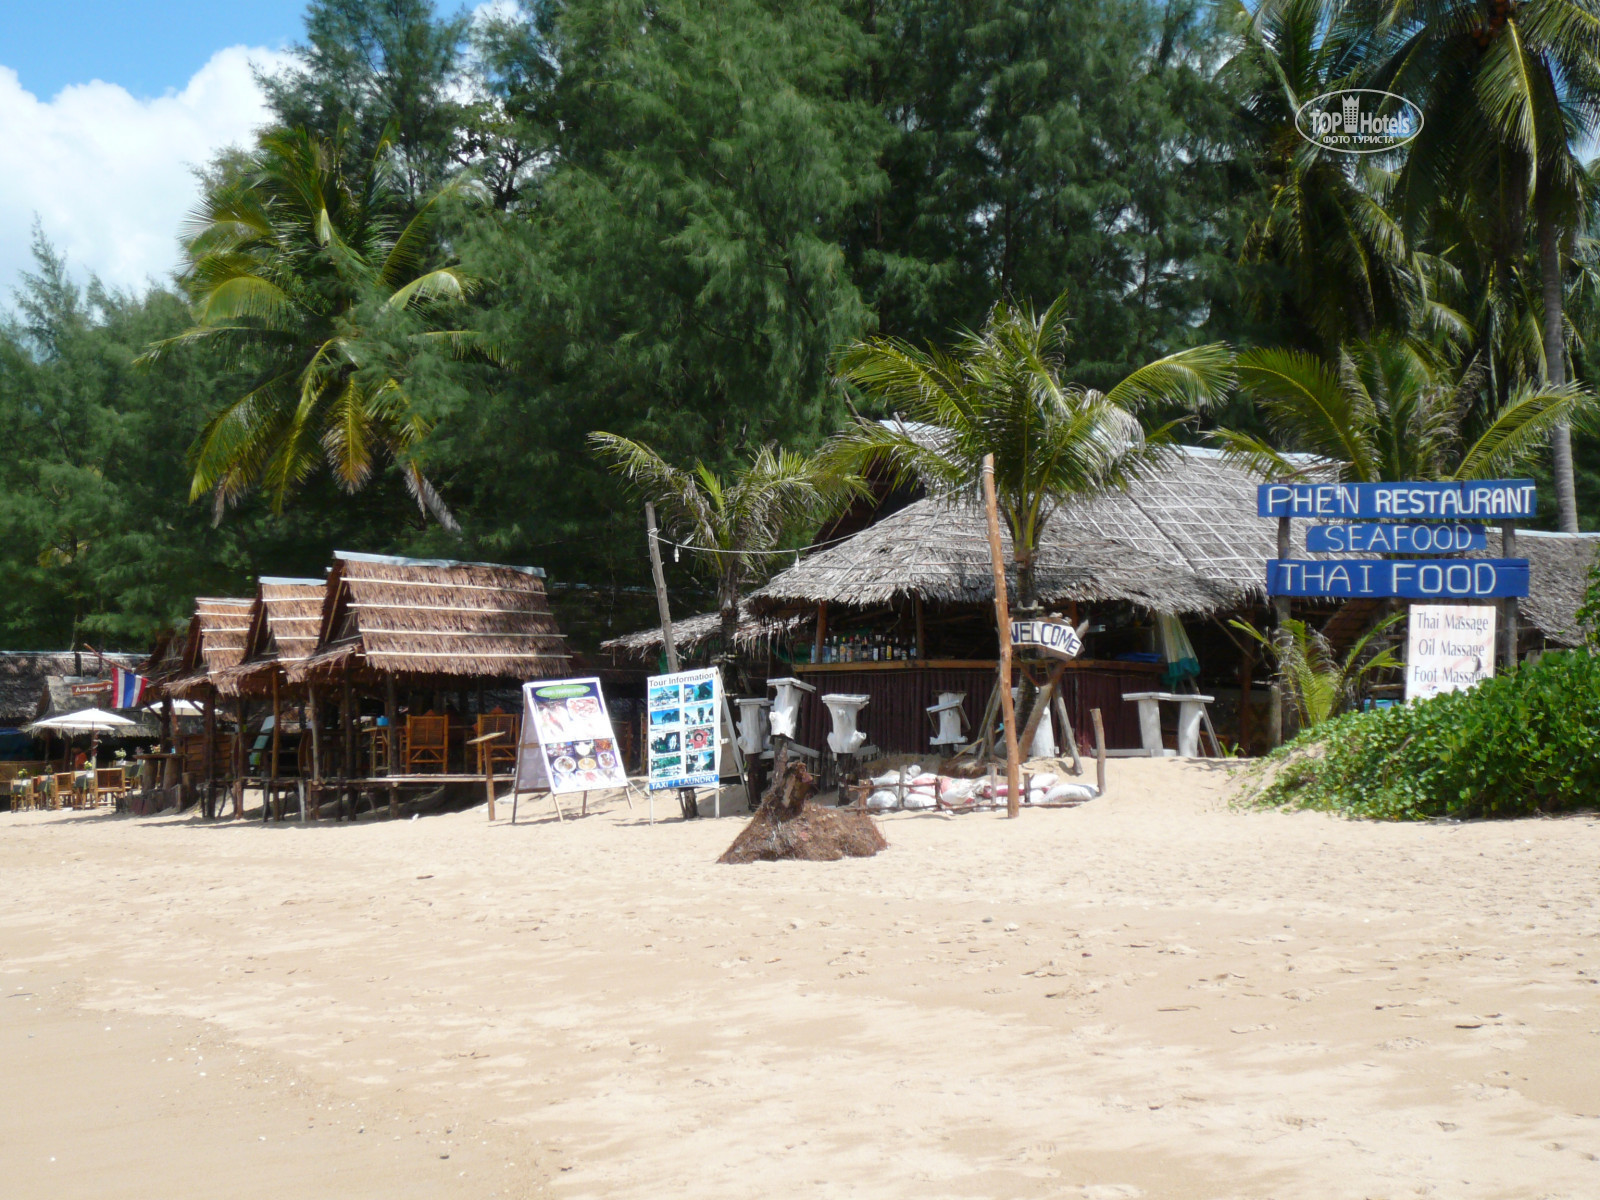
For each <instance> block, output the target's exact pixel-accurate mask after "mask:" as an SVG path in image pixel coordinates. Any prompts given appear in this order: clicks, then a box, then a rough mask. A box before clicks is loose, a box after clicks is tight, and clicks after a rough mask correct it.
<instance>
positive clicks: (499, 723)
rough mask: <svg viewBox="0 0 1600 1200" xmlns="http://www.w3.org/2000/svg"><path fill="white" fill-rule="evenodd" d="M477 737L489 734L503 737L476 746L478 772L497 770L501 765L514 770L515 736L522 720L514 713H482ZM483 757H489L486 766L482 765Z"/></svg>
mask: <svg viewBox="0 0 1600 1200" xmlns="http://www.w3.org/2000/svg"><path fill="white" fill-rule="evenodd" d="M477 730H478V732H477V736H478V737H480V738H481V737H484V736H486V735H488V734H491V733H503V734H505V736H504V737H501V738H496V739H495V740H494V741H492V742H482V743H480V744H479V746H478V770H480V771H484V770H488V769H491V768H492V769H495V770H498V768H499V767H500V765H501V764H502V763H505V764H507V765H509V766H510V767H511V769H512V770H515V769H516V761H517V734H518V733H520V732H521V730H522V718H521V717H519V716H518V715H517V714H516V713H482V714H480V715H479V717H478V723H477ZM484 755H488V756H489V761H488V764H487V765H486V764H485V763H484Z"/></svg>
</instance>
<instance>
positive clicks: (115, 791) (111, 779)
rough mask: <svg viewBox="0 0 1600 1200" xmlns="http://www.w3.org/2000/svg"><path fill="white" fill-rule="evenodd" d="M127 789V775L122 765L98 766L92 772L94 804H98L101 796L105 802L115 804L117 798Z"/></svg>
mask: <svg viewBox="0 0 1600 1200" xmlns="http://www.w3.org/2000/svg"><path fill="white" fill-rule="evenodd" d="M127 790H128V775H127V771H126V769H125V768H123V767H100V768H99V769H97V770H96V771H95V773H94V804H95V805H99V804H100V802H101V799H102V797H105V798H106V803H109V804H112V805H115V804H116V802H117V800H118V798H119V797H120V796H122V795H123V794H124V793H125V792H126V791H127Z"/></svg>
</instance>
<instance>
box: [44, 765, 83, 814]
mask: <svg viewBox="0 0 1600 1200" xmlns="http://www.w3.org/2000/svg"><path fill="white" fill-rule="evenodd" d="M53 781H54V783H55V787H54V788H52V789H51V793H50V807H51V808H52V809H59V808H60V807H61V805H62V802H63V801H65V803H66V805H67V807H68V808H77V807H78V790H77V788H76V787H75V786H74V782H75V781H74V778H73V774H72V772H71V771H60V772H57V773H56V775H55V776H54V780H53Z"/></svg>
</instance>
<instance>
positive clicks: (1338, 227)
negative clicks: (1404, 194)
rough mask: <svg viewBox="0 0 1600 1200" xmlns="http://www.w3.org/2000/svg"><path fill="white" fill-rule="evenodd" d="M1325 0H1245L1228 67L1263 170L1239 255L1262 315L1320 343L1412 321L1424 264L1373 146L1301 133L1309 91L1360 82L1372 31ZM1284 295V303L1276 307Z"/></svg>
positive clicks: (1420, 301) (1422, 301) (1420, 304)
mask: <svg viewBox="0 0 1600 1200" xmlns="http://www.w3.org/2000/svg"><path fill="white" fill-rule="evenodd" d="M1331 7H1332V6H1331V5H1330V4H1329V3H1328V0H1281V2H1277V3H1271V2H1269V3H1261V4H1256V5H1254V6H1251V5H1247V4H1244V3H1240V4H1238V6H1237V11H1236V14H1235V19H1236V21H1237V24H1238V27H1239V31H1240V33H1239V39H1240V44H1239V48H1238V50H1237V52H1236V53H1235V54H1234V55H1233V57H1232V58H1231V59H1230V60H1229V62H1228V63H1227V65H1226V66H1225V68H1224V70H1223V73H1222V78H1223V79H1224V80H1225V81H1226V82H1227V83H1228V84H1229V85H1230V86H1231V87H1232V88H1233V89H1234V90H1235V92H1236V93H1237V95H1238V96H1239V102H1240V118H1241V121H1242V124H1243V126H1244V128H1245V132H1246V138H1247V141H1248V143H1249V144H1250V145H1252V146H1254V147H1256V148H1257V153H1258V166H1259V169H1260V170H1261V171H1262V172H1263V173H1264V175H1265V177H1266V182H1267V192H1266V207H1265V211H1264V212H1262V213H1261V214H1260V215H1259V216H1258V217H1257V218H1256V219H1255V220H1254V221H1253V222H1252V223H1251V225H1250V227H1249V229H1248V231H1247V233H1246V235H1245V239H1244V244H1243V247H1242V255H1241V257H1242V260H1243V262H1244V263H1245V264H1247V265H1250V266H1252V267H1254V268H1256V277H1255V286H1254V287H1253V288H1252V289H1251V291H1252V293H1253V295H1252V300H1253V302H1254V306H1255V307H1256V308H1257V309H1258V310H1260V311H1261V314H1262V315H1263V316H1271V315H1280V316H1282V317H1283V318H1284V319H1285V321H1286V323H1287V326H1288V328H1290V329H1291V330H1296V331H1298V330H1300V329H1304V330H1306V331H1307V332H1309V333H1311V334H1314V335H1315V338H1314V344H1316V345H1318V346H1320V347H1322V348H1331V347H1333V346H1337V345H1338V344H1339V343H1340V342H1341V341H1344V340H1346V339H1348V338H1362V337H1368V336H1371V335H1372V334H1373V333H1374V332H1376V331H1379V330H1385V329H1404V328H1407V327H1409V326H1410V325H1411V324H1412V323H1413V322H1414V320H1415V319H1416V318H1417V316H1418V315H1419V313H1420V311H1421V310H1422V309H1423V308H1424V307H1425V306H1426V302H1427V291H1426V288H1425V286H1424V281H1423V279H1422V277H1421V272H1420V268H1419V264H1418V263H1417V262H1416V261H1415V260H1414V258H1413V256H1412V254H1411V251H1410V250H1409V249H1408V246H1407V241H1406V237H1405V235H1404V233H1403V232H1402V230H1401V227H1400V223H1399V222H1398V221H1397V220H1396V219H1395V218H1394V217H1393V216H1392V215H1391V214H1390V212H1389V211H1388V209H1387V208H1386V206H1385V200H1386V199H1387V192H1388V190H1389V188H1390V186H1391V184H1392V179H1391V178H1390V175H1389V173H1388V172H1387V171H1386V170H1384V169H1383V168H1381V167H1379V166H1378V165H1377V163H1376V162H1375V161H1374V160H1373V159H1371V158H1368V157H1366V156H1361V157H1351V156H1348V155H1341V154H1335V153H1330V152H1328V151H1325V150H1322V149H1320V148H1319V147H1317V146H1314V145H1312V144H1311V143H1310V142H1308V141H1307V140H1306V139H1305V138H1303V137H1301V136H1300V133H1299V131H1298V129H1297V128H1296V124H1295V120H1296V115H1297V114H1298V113H1299V111H1300V109H1301V107H1302V106H1303V105H1304V104H1305V103H1306V102H1307V101H1309V100H1311V99H1313V98H1314V97H1316V96H1319V95H1322V94H1324V93H1326V92H1330V91H1333V90H1335V89H1337V88H1341V87H1351V86H1356V84H1355V80H1356V79H1357V76H1358V73H1359V72H1360V71H1361V69H1362V68H1363V66H1364V63H1365V61H1366V60H1365V58H1364V57H1363V53H1362V51H1363V45H1364V38H1363V36H1362V35H1361V34H1360V33H1359V32H1358V31H1354V30H1351V29H1348V28H1347V27H1346V26H1344V25H1343V24H1341V23H1340V22H1338V21H1337V20H1334V19H1333V16H1332V14H1331V13H1330V8H1331ZM1280 306H1282V307H1283V308H1285V309H1286V311H1282V312H1281V313H1280V312H1279V310H1280Z"/></svg>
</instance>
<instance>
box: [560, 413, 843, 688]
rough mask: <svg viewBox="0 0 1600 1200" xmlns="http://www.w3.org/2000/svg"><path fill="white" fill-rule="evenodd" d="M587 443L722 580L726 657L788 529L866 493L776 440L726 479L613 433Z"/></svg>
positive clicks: (594, 435) (830, 467)
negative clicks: (747, 597)
mask: <svg viewBox="0 0 1600 1200" xmlns="http://www.w3.org/2000/svg"><path fill="white" fill-rule="evenodd" d="M589 444H590V445H591V446H592V447H593V448H594V450H595V452H596V453H597V454H599V456H600V457H601V458H602V459H604V460H606V461H608V462H609V463H610V465H611V466H612V468H613V469H614V470H616V471H618V472H619V473H620V474H622V475H624V476H625V477H626V478H627V479H628V481H629V482H630V483H632V484H633V485H634V487H636V488H637V489H638V490H639V491H640V492H642V493H643V494H644V495H645V496H646V497H648V498H649V499H650V500H652V501H653V502H654V503H655V505H656V507H657V508H658V509H660V511H661V515H662V518H663V523H664V527H665V529H666V531H667V532H668V533H670V534H672V535H674V536H676V537H679V538H682V539H684V540H685V541H686V542H687V543H688V548H689V549H690V551H691V552H692V553H694V554H695V557H696V560H697V561H698V562H699V563H700V564H701V566H702V567H703V569H704V570H705V571H706V572H707V573H708V574H710V575H711V576H712V578H713V579H715V580H716V586H717V611H718V613H719V614H720V616H721V621H722V658H723V661H724V662H725V663H732V661H733V659H734V636H735V634H736V632H737V631H738V628H739V603H740V599H741V598H742V596H743V593H744V590H745V588H746V587H748V586H749V585H750V584H751V583H754V582H756V581H758V580H760V579H763V578H765V576H766V574H767V572H768V567H769V564H770V559H771V557H772V551H774V550H775V549H776V548H777V547H778V546H779V545H780V543H782V541H783V540H784V538H785V536H786V535H788V534H790V533H793V532H796V531H797V530H798V529H800V528H801V527H803V526H805V525H807V524H810V523H814V522H816V521H820V520H823V519H825V518H827V517H828V516H830V515H832V514H833V513H834V512H836V511H837V510H838V509H839V508H840V507H841V506H842V505H843V504H845V503H847V502H848V501H849V500H850V499H851V498H853V497H855V496H857V495H862V494H864V487H863V485H862V483H861V481H860V480H859V479H858V478H856V477H855V476H853V475H852V474H851V473H849V472H848V471H840V470H838V469H836V468H835V467H834V466H833V465H831V464H829V463H825V462H823V461H822V460H821V459H819V458H816V457H807V456H805V455H802V454H796V453H793V452H792V451H788V450H780V449H777V448H776V447H774V446H770V445H768V446H762V447H761V448H760V449H759V450H757V451H756V453H755V456H754V457H753V458H752V459H751V460H750V461H749V462H748V463H746V464H744V465H742V466H740V467H739V468H738V469H737V470H736V471H734V472H733V474H732V476H731V477H728V478H724V477H723V476H720V475H718V474H717V473H716V472H714V471H712V470H711V469H710V468H709V467H707V466H706V465H705V464H703V463H698V462H697V463H695V465H694V466H693V467H691V468H683V467H675V466H673V465H672V464H671V463H669V462H667V461H666V460H665V459H664V458H662V457H661V456H660V455H659V454H657V453H656V452H655V451H654V450H652V449H651V448H650V447H649V446H646V445H643V444H642V443H640V442H636V441H633V440H631V439H629V438H625V437H621V436H619V435H617V434H614V433H591V434H590V435H589Z"/></svg>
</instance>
